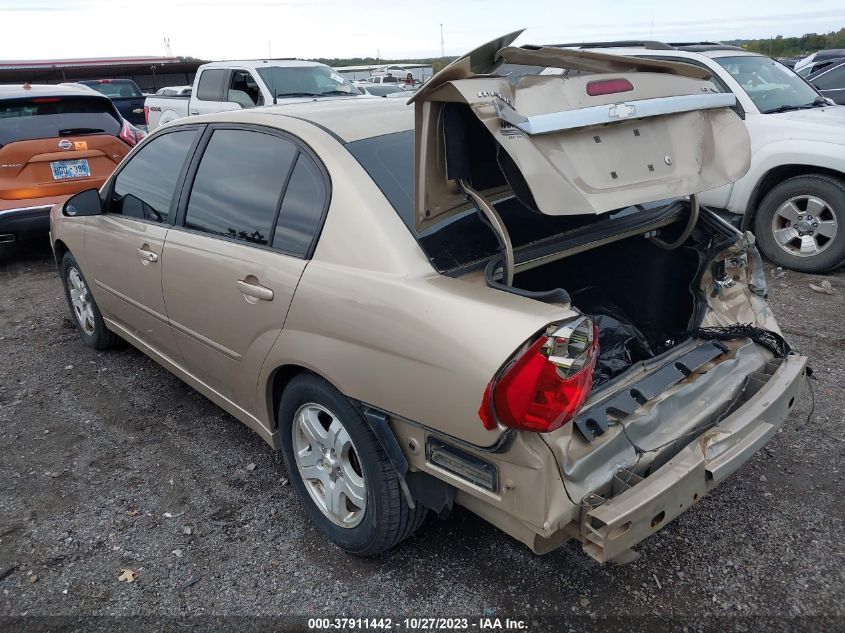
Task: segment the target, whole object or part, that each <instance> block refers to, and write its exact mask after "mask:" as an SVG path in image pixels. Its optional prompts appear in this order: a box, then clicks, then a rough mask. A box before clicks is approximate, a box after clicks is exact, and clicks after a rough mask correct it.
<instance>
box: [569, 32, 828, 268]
mask: <svg viewBox="0 0 845 633" xmlns="http://www.w3.org/2000/svg"><path fill="white" fill-rule="evenodd" d="M560 46H564V47H577V48H589V49H590V50H592V51H596V52H604V53H613V54H616V55H631V56H635V57H646V58H651V59H659V60H668V61H676V62H685V63H687V64H693V65H695V66H699V67H702V68H705V69H707V70H708V71H709V72H710V73H711V74H712V81H713V83H714V84H715V85H716V87H717V88H718V89H719V90H720V91H722V92H725V93H732V94H734V95H735V96H736V106H735V107H734V110H735V111H736V113H737V114H738V115H739V116H740V117H742V119H743V120H744V121H745V127H746V128H747V130H748V135H749V137H750V138H751V168H750V169H749V170H748V173H746V174H745V176H743V177H742V178H740V179H739V180H737V181H736V182H735V183H732V184H729V185H725V186H723V187H719V188H717V189H713V190H711V191H707V192H704V193H702V194H701V196H700V200H701V202H702V204H705V205H707V206H708V207H710V208H713V209H722V210H725V211H728V212H730V213H734V214H741V215H742V218H741V220H739V221H738V222H737V223H738V224H741V226H742V228H748V229H752V230H753V231H754V233H755V235H756V237H757V245H758V246H759V247H760V250H762V251H763V253H764V254H765V255H766V257H768V258H769V259H770V260H771V261H773V262H775V263H777V264H778V265H780V266H783V267H785V268H791V269H794V270H800V271H804V272H812V273H818V272H825V271H828V270H831V269H833V268H836V267H838V266H840V265H841V264H843V262H845V106H839V105H833V102H831V101H829V100H828V99H825V98H824V96H823V95H821V94H819V92H817V90H816V89H815V88H813V87H812V86H810V85H809V84H808V83H806V82H805V81H804V80H803V79H801V78H800V77H798V76H797V75H796V74H795V73H794V72H793V71H791V70H789V69H788V68H786V67H785V66H783V65H782V64H780V63H778V62H776V61H775V60H773V59H770V58H769V57H766V56H764V55H759V54H757V53H750V52H748V51H745V50H743V49H740V48H736V47H733V46H727V45H724V44H715V43H703V44H701V43H699V44H664V43H662V42H609V43H602V44H562V45H560Z"/></svg>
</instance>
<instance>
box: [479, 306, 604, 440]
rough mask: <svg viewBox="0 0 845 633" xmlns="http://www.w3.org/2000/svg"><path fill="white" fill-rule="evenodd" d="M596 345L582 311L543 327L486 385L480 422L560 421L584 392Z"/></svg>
mask: <svg viewBox="0 0 845 633" xmlns="http://www.w3.org/2000/svg"><path fill="white" fill-rule="evenodd" d="M598 349H599V337H598V328H597V327H596V325H595V323H594V322H593V320H592V319H590V318H588V317H585V316H580V317H577V318H576V319H574V320H572V321H568V322H566V323H563V324H557V325H554V326H552V327H550V328H548V329H547V330H546V333H545V334H543V335H542V336H540V337H539V338H538V339H537V340H536V341H534V342H533V343H532V344H531V345H530V346H529V347H528V349H527V350H526V351H525V352H524V353H523V354H522V355H520V356H518V357H517V358H516V359H515V360H514V361H513V362H512V363H511V364H509V365H508V366H506V367H505V368H504V369H503V371H502V372H501V373H500V374H499V375H498V376H496V377H495V378H494V379H493V380H492V381H491V382H490V384H489V385H487V389H486V390H485V392H484V400H483V401H482V403H481V408H480V409H479V410H478V416H479V417H480V418H481V421H482V422H483V423H484V426H485V428H487V429H494V428H496V426H497V424H503V425H504V426H507V427H510V428H514V429H520V430H523V431H535V432H537V433H548V432H549V431H554V430H555V429H559V428H560V427H562V426H563V425H564V424H566V423H567V422H569V421H570V420H572V418H573V417H575V414H576V413H578V410H579V409H580V408H581V405H583V404H584V402H585V401H586V400H587V397H588V396H589V395H590V390H591V389H592V386H593V370H594V369H595V366H596V358H597V357H598Z"/></svg>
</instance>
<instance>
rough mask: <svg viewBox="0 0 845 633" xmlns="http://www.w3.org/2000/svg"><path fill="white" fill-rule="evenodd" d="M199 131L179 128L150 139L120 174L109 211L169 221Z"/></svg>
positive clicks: (139, 217)
mask: <svg viewBox="0 0 845 633" xmlns="http://www.w3.org/2000/svg"><path fill="white" fill-rule="evenodd" d="M197 134H198V131H197V130H195V129H192V130H179V131H177V132H170V133H168V134H163V135H161V136H159V137H157V138H154V139H150V140H149V141H147V143H146V144H145V145H144V146H143V147H141V148H140V149H139V150H138V152H137V153H136V154H135V155H134V156H133V157H132V158H131V159H130V160H129V162H128V163H127V164H126V166H125V167H124V168H123V169H122V170H121V171H120V173H119V174H118V175H117V178H116V179H115V181H114V191H113V193H112V200H111V204H110V205H109V212H110V213H120V214H122V215H125V216H128V217H132V218H137V219H139V220H149V221H151V222H164V223H166V222H168V221H169V219H170V205H171V202H172V200H173V194H174V192H175V190H176V183H177V181H178V180H179V174H180V172H181V171H182V167H183V165H184V164H185V159H186V158H187V157H188V152H189V151H190V149H191V146H192V145H193V143H194V140H195V139H196V136H197Z"/></svg>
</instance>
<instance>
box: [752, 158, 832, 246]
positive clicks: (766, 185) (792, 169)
mask: <svg viewBox="0 0 845 633" xmlns="http://www.w3.org/2000/svg"><path fill="white" fill-rule="evenodd" d="M812 175H820V176H830V177H833V178H837V179H839V180H842V179H845V173H842V172H841V171H839V170H837V169H831V168H828V167H820V166H818V165H809V164H802V163H794V164H789V165H778V166H777V167H772V168H771V169H770V170H769V171H767V172H766V173H765V174H763V176H762V178H760V180H759V181H758V182H757V184H756V185H755V187H754V189H753V190H752V192H751V197H750V198H749V199H748V206H747V208H746V212H745V214H744V215H743V216H742V228H743V230H750V229H751V228H752V227H753V226H754V217H755V216H756V215H757V210H758V208H759V206H760V203H761V202H762V201H763V198H764V197H765V196H766V194H767V193H769V191H771V190H772V187H775V186H776V185H778V184H780V183H782V182H784V181H786V180H789V179H790V178H795V177H796V176H812Z"/></svg>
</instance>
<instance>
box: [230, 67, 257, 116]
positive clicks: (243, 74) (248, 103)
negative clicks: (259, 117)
mask: <svg viewBox="0 0 845 633" xmlns="http://www.w3.org/2000/svg"><path fill="white" fill-rule="evenodd" d="M226 101H229V102H231V103H237V104H238V105H240V106H241V107H243V108H254V107H256V106H260V105H263V104H264V99H263V98H262V97H261V89H260V88H259V87H258V84H257V83H256V82H255V79H253V77H252V75H250V74H249V73H248V72H247V71H245V70H236V71H234V72H232V79H231V80H230V81H229V93H228V95H227V98H226Z"/></svg>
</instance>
